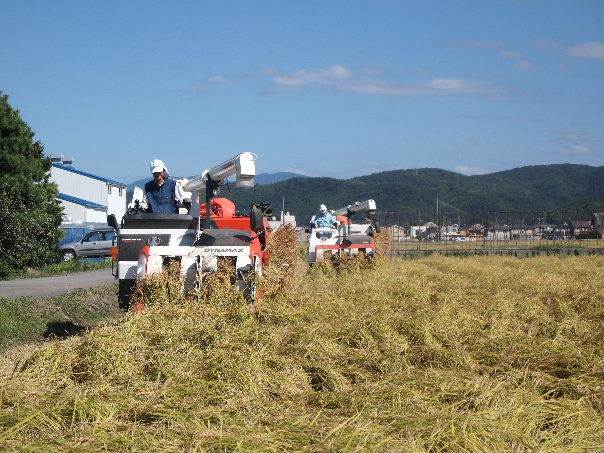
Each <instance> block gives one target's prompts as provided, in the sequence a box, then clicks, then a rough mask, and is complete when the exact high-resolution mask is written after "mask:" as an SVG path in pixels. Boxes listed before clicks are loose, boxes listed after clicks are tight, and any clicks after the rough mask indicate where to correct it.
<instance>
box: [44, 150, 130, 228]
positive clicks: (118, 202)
mask: <svg viewBox="0 0 604 453" xmlns="http://www.w3.org/2000/svg"><path fill="white" fill-rule="evenodd" d="M51 160H52V167H51V170H50V181H51V182H54V183H55V184H57V186H58V188H59V194H58V196H57V199H58V200H59V201H60V202H61V205H62V206H63V217H64V221H65V222H76V223H78V222H101V223H106V222H107V215H108V214H115V216H116V218H117V219H118V221H119V220H120V219H121V218H122V216H123V215H124V214H125V212H126V184H123V183H121V182H118V181H114V180H112V179H109V178H105V177H102V176H98V175H94V174H92V173H87V172H85V171H82V170H78V169H76V168H75V167H74V166H73V159H70V158H66V157H64V156H62V155H61V156H52V157H51Z"/></svg>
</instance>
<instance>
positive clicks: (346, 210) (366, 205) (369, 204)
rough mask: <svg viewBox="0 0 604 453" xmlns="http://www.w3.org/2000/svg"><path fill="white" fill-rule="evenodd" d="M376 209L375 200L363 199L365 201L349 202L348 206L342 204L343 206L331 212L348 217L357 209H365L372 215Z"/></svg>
mask: <svg viewBox="0 0 604 453" xmlns="http://www.w3.org/2000/svg"><path fill="white" fill-rule="evenodd" d="M376 209H377V208H376V204H375V201H374V200H372V199H371V200H365V201H357V202H355V203H353V204H349V205H348V206H344V207H343V208H340V209H336V210H335V211H334V212H333V214H334V215H336V216H338V215H345V216H347V217H348V216H350V215H351V214H354V213H355V212H357V211H363V210H367V212H368V214H369V215H373V214H375V210H376Z"/></svg>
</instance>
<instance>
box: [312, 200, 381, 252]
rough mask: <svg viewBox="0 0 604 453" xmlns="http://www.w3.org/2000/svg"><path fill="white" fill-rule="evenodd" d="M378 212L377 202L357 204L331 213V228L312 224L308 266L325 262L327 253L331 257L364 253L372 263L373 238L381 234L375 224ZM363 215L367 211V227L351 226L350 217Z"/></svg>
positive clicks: (368, 201) (352, 224)
mask: <svg viewBox="0 0 604 453" xmlns="http://www.w3.org/2000/svg"><path fill="white" fill-rule="evenodd" d="M376 208H377V207H376V204H375V201H374V200H366V201H361V202H359V201H357V202H356V203H353V204H349V205H348V206H344V207H343V208H340V209H336V210H335V211H332V214H333V215H334V217H335V222H334V224H333V225H332V226H330V227H322V228H317V227H316V226H314V224H313V221H312V220H311V227H312V228H311V230H310V236H309V238H308V261H309V263H310V264H316V263H320V262H321V261H323V258H324V253H325V252H329V253H330V255H331V256H340V255H342V254H348V255H357V254H358V253H363V254H364V255H365V257H366V258H367V259H372V258H373V256H374V254H375V240H374V235H375V233H379V231H380V227H379V224H378V223H377V222H376V220H375V212H376ZM360 211H367V213H366V215H365V217H366V220H367V221H368V223H352V221H351V217H352V216H353V214H355V213H357V212H360ZM313 219H314V218H313Z"/></svg>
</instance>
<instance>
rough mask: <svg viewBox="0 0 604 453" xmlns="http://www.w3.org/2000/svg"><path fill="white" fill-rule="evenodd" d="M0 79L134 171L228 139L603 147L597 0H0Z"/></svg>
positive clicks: (413, 162) (49, 139)
mask: <svg viewBox="0 0 604 453" xmlns="http://www.w3.org/2000/svg"><path fill="white" fill-rule="evenodd" d="M0 10H1V11H2V29H3V30H2V36H3V38H2V39H1V40H0V90H1V91H3V92H5V93H7V94H9V96H10V102H11V104H12V105H13V106H14V107H16V108H18V109H19V110H20V112H21V114H22V117H23V118H24V119H25V120H26V121H27V122H28V123H29V124H30V126H31V127H32V129H33V130H34V131H35V132H36V136H37V138H38V139H39V140H41V141H42V142H43V143H44V144H45V149H46V152H47V153H48V154H61V153H62V154H65V155H70V156H73V157H74V158H75V159H76V166H77V167H79V168H82V169H85V170H89V171H92V172H96V173H98V174H101V175H103V176H107V177H110V178H114V179H118V180H121V181H124V182H131V181H133V180H135V179H138V178H141V177H145V176H147V175H148V163H149V161H150V160H151V159H152V158H161V159H163V160H164V161H165V162H166V165H167V166H168V168H169V169H170V171H171V173H172V174H174V175H192V174H195V173H197V172H198V171H201V170H202V169H203V168H206V167H207V166H210V165H213V164H215V163H218V162H219V161H221V160H222V159H225V158H228V157H230V156H232V155H234V154H237V153H238V152H241V151H252V152H255V153H257V154H258V156H259V160H258V171H259V172H275V171H297V172H301V173H305V174H309V175H324V176H335V177H350V176H354V175H360V174H367V173H372V172H375V171H381V170H387V169H398V168H418V167H439V168H445V169H449V170H454V171H459V172H462V173H465V174H476V173H485V172H492V171H499V170H504V169H509V168H513V167H517V166H522V165H534V164H548V163H562V162H571V163H578V164H590V165H603V164H604V2H602V1H588V0H581V1H552V0H524V1H522V0H501V1H497V0H493V1H478V0H476V1H460V0H455V1H453V0H452V1H444V0H441V1H413V2H412V1H404V2H403V1H400V2H399V1H366V2H362V1H325V0H323V1H304V2H298V1H290V2H286V1H274V2H273V1H263V2H251V1H250V2H244V1H241V2H231V1H215V2H210V1H204V2H200V1H193V2H182V1H181V2H168V1H166V2H156V1H152V2H117V1H103V2H101V1H95V2H92V1H72V2H61V1H53V2H47V1H8V0H2V1H0Z"/></svg>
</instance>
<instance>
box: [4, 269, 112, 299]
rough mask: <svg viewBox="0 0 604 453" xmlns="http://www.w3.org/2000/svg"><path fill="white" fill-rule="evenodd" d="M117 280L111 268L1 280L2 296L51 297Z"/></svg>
mask: <svg viewBox="0 0 604 453" xmlns="http://www.w3.org/2000/svg"><path fill="white" fill-rule="evenodd" d="M114 281H116V280H115V278H114V277H113V275H111V269H99V270H95V271H87V272H76V273H73V274H66V275H55V276H52V277H40V278H24V279H20V280H8V281H0V297H4V298H8V299H15V298H17V297H50V296H57V295H59V294H63V293H66V292H68V291H73V290H74V289H80V288H92V287H94V286H99V285H103V284H106V283H110V282H114Z"/></svg>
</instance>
